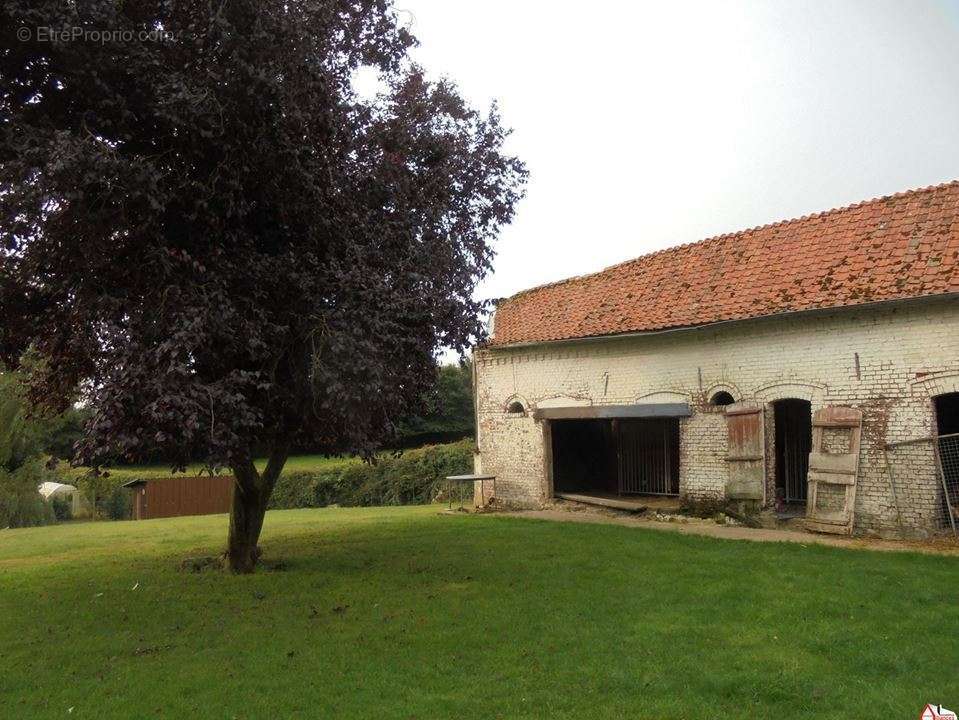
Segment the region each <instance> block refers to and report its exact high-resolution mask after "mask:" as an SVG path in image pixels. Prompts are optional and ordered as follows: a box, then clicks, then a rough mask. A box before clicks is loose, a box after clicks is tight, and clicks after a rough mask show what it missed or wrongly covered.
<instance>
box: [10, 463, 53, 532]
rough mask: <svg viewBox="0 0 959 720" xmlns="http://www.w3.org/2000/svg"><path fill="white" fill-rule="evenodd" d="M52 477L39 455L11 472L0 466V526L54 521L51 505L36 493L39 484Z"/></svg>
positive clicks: (39, 523)
mask: <svg viewBox="0 0 959 720" xmlns="http://www.w3.org/2000/svg"><path fill="white" fill-rule="evenodd" d="M55 479H56V477H55V476H54V475H53V473H52V472H51V471H50V470H48V469H47V468H46V467H45V466H44V464H43V462H42V461H41V460H40V459H39V458H35V459H33V460H28V461H26V462H25V463H24V464H23V465H21V466H20V467H18V468H17V469H16V470H14V471H8V470H5V469H3V468H0V528H4V527H33V526H35V525H48V524H50V523H53V522H55V521H56V517H55V515H54V512H53V506H52V505H51V504H50V503H48V502H47V501H46V500H44V499H43V497H42V496H41V495H40V493H39V492H37V487H39V485H40V483H42V482H45V481H47V480H55Z"/></svg>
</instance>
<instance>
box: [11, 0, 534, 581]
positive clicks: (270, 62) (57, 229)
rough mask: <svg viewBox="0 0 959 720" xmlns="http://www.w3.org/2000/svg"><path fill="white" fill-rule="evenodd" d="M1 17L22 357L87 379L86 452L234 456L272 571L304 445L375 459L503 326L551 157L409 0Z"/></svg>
mask: <svg viewBox="0 0 959 720" xmlns="http://www.w3.org/2000/svg"><path fill="white" fill-rule="evenodd" d="M0 25H2V26H3V28H4V30H3V31H2V32H3V33H4V35H5V36H4V38H3V41H2V45H0V114H2V122H0V233H2V238H0V243H2V244H0V317H2V318H3V320H2V323H0V359H2V361H3V363H4V364H6V366H7V367H9V368H14V367H17V366H19V365H20V364H21V361H22V359H23V358H24V357H25V356H26V355H29V357H30V358H31V362H29V363H27V364H28V365H29V367H30V368H31V369H32V371H31V377H30V388H31V398H32V400H33V402H34V403H36V404H38V405H40V406H47V407H51V408H60V407H62V406H63V404H64V403H66V402H68V400H69V399H73V398H76V397H77V392H78V391H79V392H80V393H81V396H82V397H83V398H84V399H85V401H86V402H87V403H88V404H89V406H90V408H91V409H92V411H93V414H92V419H91V420H90V422H89V423H88V425H87V427H86V431H85V435H84V437H83V439H82V440H81V441H80V443H79V444H78V446H77V455H76V457H75V458H74V460H75V462H78V463H85V464H92V465H94V466H100V465H104V464H108V463H110V462H116V461H121V460H122V461H133V460H137V459H140V458H142V457H144V456H146V455H147V454H153V453H157V452H159V453H162V455H163V456H164V457H168V458H171V459H172V464H173V465H174V466H176V467H178V468H182V467H184V466H185V464H186V463H187V461H188V460H189V459H191V458H193V457H202V458H203V459H205V461H206V462H208V463H210V464H211V465H222V466H227V467H229V468H231V469H232V472H233V474H234V476H235V478H236V488H235V492H234V501H233V509H232V514H231V518H230V532H229V541H228V547H227V556H228V561H229V564H230V567H231V568H232V569H233V570H234V571H237V572H250V571H252V570H253V569H254V567H255V565H256V561H257V557H258V555H259V550H258V547H257V542H258V538H259V535H260V530H261V528H262V525H263V518H264V513H265V510H266V507H267V502H268V500H269V497H270V493H271V491H272V490H273V487H274V484H275V483H276V480H277V477H278V476H279V474H280V472H281V470H282V468H283V465H284V463H285V461H286V459H287V456H288V454H289V452H290V449H291V447H293V446H296V445H300V444H304V445H309V446H311V447H315V448H318V449H320V450H322V451H324V452H329V453H335V452H353V453H357V454H360V455H364V456H367V457H369V456H370V455H371V453H372V452H373V451H374V450H375V448H376V447H377V446H378V445H379V444H380V443H381V442H382V441H383V440H384V438H386V437H388V436H389V435H390V433H391V432H392V431H393V425H394V422H395V421H396V420H397V419H399V418H401V417H404V416H407V415H410V414H412V413H414V412H416V411H417V410H418V409H419V404H420V403H421V401H422V398H423V397H424V395H425V391H426V390H427V389H428V388H429V387H430V385H431V384H432V382H433V381H434V377H435V362H434V357H435V353H436V351H437V348H439V347H441V346H449V347H453V348H457V349H460V350H462V349H464V348H465V347H466V346H468V344H469V343H470V342H471V341H472V340H473V339H475V338H476V337H478V336H479V335H480V334H481V326H480V324H479V321H478V316H479V314H480V312H481V310H482V308H481V306H480V304H478V303H477V302H476V301H474V299H473V294H474V289H475V287H476V284H477V282H478V281H479V280H480V279H482V278H483V277H484V275H485V274H486V273H487V272H488V271H489V269H490V263H491V260H492V256H493V253H492V250H491V242H492V241H493V240H494V239H495V238H496V236H497V234H498V232H499V231H500V229H501V227H502V226H503V225H504V223H508V222H509V221H510V219H511V218H512V216H513V212H514V207H515V205H516V203H517V201H518V199H519V198H520V196H521V194H522V191H523V186H524V183H525V178H526V170H525V168H524V166H523V164H522V163H521V162H520V161H518V160H517V159H516V158H514V157H510V156H508V155H507V154H505V153H504V151H503V142H504V139H505V136H506V132H505V131H504V129H503V127H502V125H501V123H500V120H499V117H498V116H497V114H496V111H495V108H493V109H492V110H491V111H490V112H489V113H484V114H481V113H479V112H477V111H476V110H474V109H472V108H470V107H469V106H468V105H467V104H466V103H465V102H464V101H463V99H462V98H461V97H460V95H459V94H458V92H457V90H456V88H455V87H454V86H453V85H452V84H450V83H449V82H446V81H440V82H430V81H428V80H427V79H425V78H424V75H423V73H422V71H421V70H420V69H419V68H417V67H416V66H415V65H413V64H412V63H411V62H410V60H409V57H408V51H409V50H410V48H411V47H412V46H413V45H414V43H415V40H414V38H413V37H412V36H411V35H410V34H409V33H408V32H407V31H406V30H405V29H404V28H403V27H402V25H401V24H400V23H398V21H397V18H396V16H395V13H394V11H393V8H392V6H391V3H390V2H389V1H388V0H316V1H310V0H302V1H298V0H293V1H289V0H287V1H285V2H273V1H272V0H230V1H229V2H206V1H197V2H178V1H172V0H171V1H157V0H154V1H147V2H135V3H134V2H125V3H121V2H116V0H93V1H91V2H84V3H65V2H61V1H60V0H12V1H8V2H5V3H3V5H2V10H0ZM45 28H53V29H55V30H68V31H69V36H67V35H62V36H60V37H59V38H57V39H56V40H55V41H54V40H53V39H52V38H51V36H50V33H49V31H45V30H44V29H45ZM73 28H78V30H72V29H73ZM24 29H25V30H24ZM117 30H120V31H132V32H128V33H123V32H115V31H117ZM18 31H20V34H19V37H18ZM44 32H46V35H44ZM26 35H29V36H30V38H29V39H27V40H22V39H20V38H21V37H24V36H26ZM362 66H372V67H374V68H376V69H377V70H378V71H379V73H380V75H381V78H382V80H383V82H384V88H385V90H384V92H383V93H381V94H380V95H379V96H377V97H376V98H373V99H370V98H365V97H360V96H358V95H357V94H356V93H355V92H354V90H353V88H352V85H351V78H352V77H353V76H354V73H355V71H356V69H357V68H359V67H362ZM258 451H262V452H263V453H264V454H265V455H266V456H267V457H268V462H267V464H266V465H265V467H263V468H262V469H258V468H257V467H255V466H254V463H253V457H254V454H255V453H256V452H258Z"/></svg>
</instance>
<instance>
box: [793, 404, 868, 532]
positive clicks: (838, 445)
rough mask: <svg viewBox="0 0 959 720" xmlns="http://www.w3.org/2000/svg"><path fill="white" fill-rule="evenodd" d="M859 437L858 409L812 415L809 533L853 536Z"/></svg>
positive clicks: (825, 410)
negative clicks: (812, 531) (811, 531)
mask: <svg viewBox="0 0 959 720" xmlns="http://www.w3.org/2000/svg"><path fill="white" fill-rule="evenodd" d="M861 438H862V411H861V410H856V409H855V408H848V407H827V408H823V409H822V410H817V411H816V413H815V415H813V420H812V452H810V453H809V500H808V502H807V503H806V527H807V528H808V529H809V530H816V531H818V532H826V533H835V534H838V535H851V534H852V526H853V516H854V514H855V508H856V477H857V475H858V474H859V445H860V441H861Z"/></svg>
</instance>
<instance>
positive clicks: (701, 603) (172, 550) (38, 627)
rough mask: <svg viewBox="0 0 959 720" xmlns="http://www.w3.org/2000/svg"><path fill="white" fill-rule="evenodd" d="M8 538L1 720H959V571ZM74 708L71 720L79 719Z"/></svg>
mask: <svg viewBox="0 0 959 720" xmlns="http://www.w3.org/2000/svg"><path fill="white" fill-rule="evenodd" d="M226 524H227V519H226V517H224V516H211V517H203V518H176V519H172V520H152V521H144V522H137V523H134V522H126V523H106V522H104V523H87V524H82V525H77V524H68V525H61V526H54V527H43V528H33V529H25V530H7V531H0V717H3V718H7V717H11V718H13V717H15V718H33V717H51V718H67V717H70V718H97V719H98V720H105V719H107V718H134V717H136V718H150V717H164V718H184V717H192V718H273V717H276V718H326V717H336V718H496V717H500V718H519V717H528V718H619V717H624V718H625V717H628V718H727V717H736V718H816V717H818V718H842V717H881V718H908V719H910V720H912V719H913V718H915V717H917V716H918V714H919V711H920V709H921V708H922V706H923V704H924V703H926V702H930V701H932V702H941V703H943V704H944V705H946V706H947V707H955V706H956V705H959V674H957V672H956V669H957V664H959V597H957V588H959V560H957V559H955V558H946V557H935V556H919V555H913V554H899V553H872V552H863V551H851V550H840V549H834V548H826V547H816V546H809V547H804V546H801V545H795V544H792V545H785V544H783V545H779V544H772V543H749V542H736V541H724V540H714V539H708V538H702V537H693V536H683V535H679V534H675V533H663V532H656V531H648V530H639V529H633V528H624V527H616V526H607V525H586V524H569V523H549V522H541V521H535V520H524V519H515V518H504V517H496V516H466V515H462V516H448V515H447V516H441V515H439V514H438V512H437V508H436V507H429V506H427V507H416V508H389V509H366V508H358V509H324V510H291V511H278V512H272V513H270V514H269V515H268V517H267V521H266V529H265V531H264V539H263V545H264V548H265V551H266V557H267V558H271V559H282V560H283V561H284V562H285V568H284V569H282V570H281V569H274V570H269V571H264V572H259V573H257V574H256V575H253V576H247V577H234V576H231V575H228V574H224V573H219V572H206V573H201V574H183V573H180V572H178V571H177V570H176V566H177V564H178V561H179V559H181V558H182V557H184V556H188V555H198V554H210V553H214V552H216V551H217V550H218V549H219V548H220V547H221V545H222V542H223V538H224V534H225V532H226ZM70 708H73V710H72V712H70V711H69V709H70Z"/></svg>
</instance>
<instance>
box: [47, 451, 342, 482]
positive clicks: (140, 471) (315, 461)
mask: <svg viewBox="0 0 959 720" xmlns="http://www.w3.org/2000/svg"><path fill="white" fill-rule="evenodd" d="M354 462H360V460H359V459H357V458H350V457H345V458H339V457H333V458H330V457H326V456H324V455H294V456H293V457H291V458H289V459H288V460H287V461H286V465H284V466H283V472H284V473H292V472H300V471H309V470H319V469H321V468H327V467H330V466H332V465H342V464H344V463H354ZM256 466H257V467H258V468H260V469H261V470H262V469H263V468H264V467H266V459H265V458H262V459H260V460H257V461H256ZM86 470H87V469H86V468H69V469H67V470H66V472H67V474H68V475H69V476H70V477H77V476H78V475H82V474H83V473H85V472H86ZM202 470H203V466H202V465H198V464H194V465H190V466H189V467H187V474H189V475H197V474H198V473H200V472H201V471H202ZM224 472H229V470H224ZM172 474H173V473H171V472H170V466H169V465H165V464H162V463H161V464H154V465H122V466H119V467H115V468H110V475H112V476H113V477H115V478H117V479H121V478H122V479H123V480H133V479H134V478H165V477H170V476H171V475H172Z"/></svg>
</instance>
